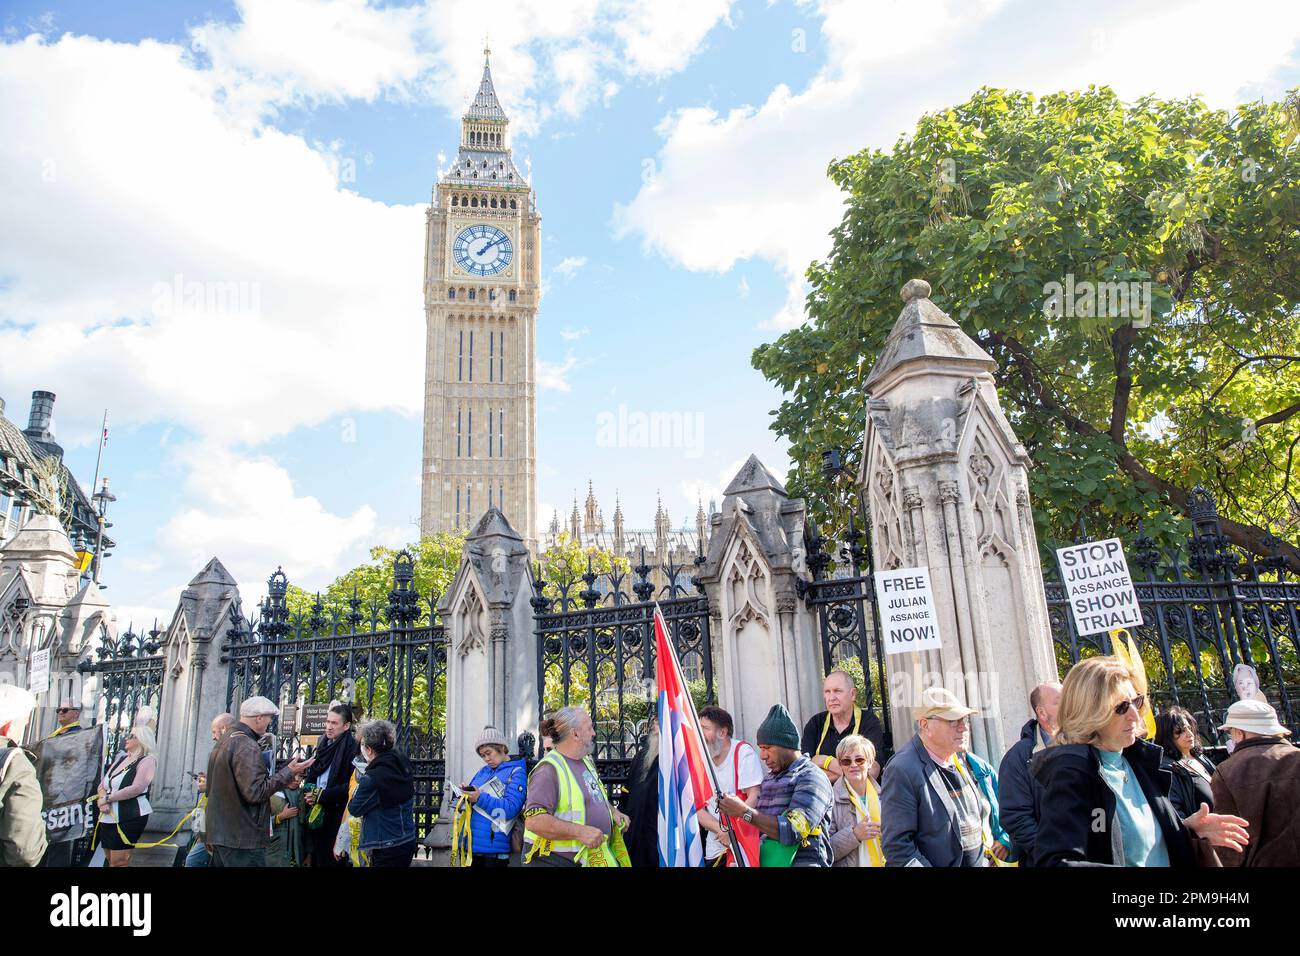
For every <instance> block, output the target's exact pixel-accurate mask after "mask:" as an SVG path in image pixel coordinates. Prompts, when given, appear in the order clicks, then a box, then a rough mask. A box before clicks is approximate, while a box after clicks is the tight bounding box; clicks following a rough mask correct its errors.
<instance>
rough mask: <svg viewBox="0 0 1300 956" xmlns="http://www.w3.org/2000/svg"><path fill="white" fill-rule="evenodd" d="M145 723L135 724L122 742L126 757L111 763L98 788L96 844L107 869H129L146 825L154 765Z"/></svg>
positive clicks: (149, 734)
mask: <svg viewBox="0 0 1300 956" xmlns="http://www.w3.org/2000/svg"><path fill="white" fill-rule="evenodd" d="M156 747H157V744H156V742H155V741H154V736H153V731H152V730H151V729H150V728H149V725H148V724H147V723H143V722H141V723H137V724H136V725H135V726H134V727H133V728H132V729H131V734H130V736H128V737H127V738H126V753H124V754H122V755H121V756H119V757H118V758H117V760H115V761H113V765H112V766H111V767H109V768H108V772H107V773H105V774H104V779H103V782H102V783H101V784H100V785H99V824H98V827H97V829H98V832H99V843H100V845H101V846H103V848H104V856H105V857H106V858H107V860H108V865H109V866H130V865H131V850H132V849H134V848H135V845H136V844H137V843H139V842H140V837H141V836H142V835H143V834H144V828H145V824H147V823H148V822H149V814H150V813H151V812H152V809H153V808H152V807H151V806H150V805H149V787H150V785H151V784H152V783H153V775H154V771H155V770H157V767H158V764H157V761H156V760H155V759H154V756H153V752H154V749H155V748H156Z"/></svg>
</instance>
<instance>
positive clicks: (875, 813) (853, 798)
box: [844, 778, 885, 866]
mask: <svg viewBox="0 0 1300 956" xmlns="http://www.w3.org/2000/svg"><path fill="white" fill-rule="evenodd" d="M844 789H845V791H847V792H848V795H849V802H850V803H852V804H853V809H854V810H855V811H857V814H858V817H859V818H860V819H862V820H870V821H871V822H872V823H879V822H880V795H879V794H878V793H876V788H875V787H874V786H872V784H871V781H870V779H869V778H868V781H867V805H866V806H865V807H864V806H863V805H862V801H861V800H859V799H858V795H857V794H856V793H855V792H854V790H853V785H852V784H851V783H849V781H848V778H845V779H844ZM865 842H866V845H867V859H869V860H870V861H871V865H872V866H884V865H885V855H884V853H882V852H881V850H880V837H872V838H871V839H870V840H867V841H865Z"/></svg>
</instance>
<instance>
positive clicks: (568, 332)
mask: <svg viewBox="0 0 1300 956" xmlns="http://www.w3.org/2000/svg"><path fill="white" fill-rule="evenodd" d="M590 334H591V329H589V328H587V327H586V326H583V327H582V328H580V329H575V328H573V327H571V326H568V325H566V326H565V327H564V328H562V329H560V338H562V339H564V341H566V342H576V341H578V339H580V338H582V337H583V336H584V335H590Z"/></svg>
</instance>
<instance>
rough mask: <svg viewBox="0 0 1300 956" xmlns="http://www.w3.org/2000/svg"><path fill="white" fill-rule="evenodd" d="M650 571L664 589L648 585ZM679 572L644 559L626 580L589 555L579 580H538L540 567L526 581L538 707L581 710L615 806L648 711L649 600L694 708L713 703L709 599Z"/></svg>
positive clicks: (651, 661) (563, 576)
mask: <svg viewBox="0 0 1300 956" xmlns="http://www.w3.org/2000/svg"><path fill="white" fill-rule="evenodd" d="M702 561H703V559H702V558H701V559H697V560H696V562H695V563H696V564H697V565H698V564H700V563H702ZM652 571H654V572H655V574H654V576H655V577H656V578H658V580H661V581H664V582H666V583H664V584H663V585H662V586H660V587H658V588H656V586H655V584H654V583H652V581H651V575H652ZM686 571H687V568H686V567H684V566H680V565H676V564H674V563H672V562H671V561H669V562H667V563H665V564H663V565H661V566H659V567H657V568H655V569H652V568H651V567H650V566H649V565H647V564H646V563H645V557H644V554H643V555H642V559H641V563H640V564H639V565H637V566H636V567H635V568H633V569H632V573H633V574H634V575H635V576H634V577H630V576H629V575H628V574H627V573H626V572H621V571H617V570H615V571H611V572H605V573H601V572H596V571H593V570H592V566H591V562H590V559H589V560H588V565H587V572H586V573H585V574H583V575H580V576H577V575H572V574H569V573H567V572H564V571H561V572H559V573H554V574H550V575H548V576H545V577H544V576H543V572H542V569H541V566H540V565H539V566H538V567H537V568H536V569H535V571H534V573H533V575H532V587H533V594H534V596H533V599H532V605H533V612H534V628H535V633H536V635H537V642H538V654H537V658H538V664H537V687H538V706H539V710H540V712H541V713H543V714H546V713H551V712H554V711H555V710H558V709H559V708H560V707H567V706H570V705H581V706H585V707H586V708H587V710H588V711H589V712H590V713H591V719H592V722H593V724H594V725H595V729H596V741H595V754H594V757H595V761H596V767H597V770H598V771H599V773H600V776H601V779H602V780H603V781H604V782H605V784H606V786H607V787H608V789H609V791H610V795H611V796H612V797H613V798H614V799H615V800H616V801H621V800H622V799H623V798H624V797H625V796H626V793H627V783H628V776H629V772H630V770H631V767H632V763H633V760H634V757H635V755H636V751H637V748H638V747H640V746H644V742H645V735H646V733H647V729H648V724H649V719H650V717H651V716H652V715H653V714H654V710H655V640H654V609H655V602H656V599H657V600H658V606H659V608H660V610H661V611H662V612H663V616H664V623H665V624H666V625H667V628H668V636H669V639H670V640H671V641H672V642H673V647H674V648H675V650H676V651H677V657H678V659H679V660H680V661H681V665H682V671H683V673H684V676H685V677H686V679H687V682H688V684H689V685H690V689H691V694H692V696H693V697H694V699H695V702H696V705H697V706H703V705H704V704H705V703H713V702H715V701H716V694H715V692H714V684H713V650H712V644H711V641H710V636H709V604H708V599H707V598H706V597H705V596H704V588H703V585H699V584H694V579H693V578H692V579H691V581H692V584H693V586H694V587H695V589H696V591H697V592H698V593H697V594H688V593H687V591H686V588H685V586H684V585H683V583H682V582H683V581H684V580H686V579H687V578H688V574H687V573H686ZM580 584H581V585H585V586H584V587H583V588H582V590H580V591H579V590H577V589H578V586H579V585H580ZM629 585H630V586H629ZM628 591H630V592H631V594H629V593H627V592H628Z"/></svg>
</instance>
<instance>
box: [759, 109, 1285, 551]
mask: <svg viewBox="0 0 1300 956" xmlns="http://www.w3.org/2000/svg"><path fill="white" fill-rule="evenodd" d="M1298 102H1300V100H1297V96H1296V94H1294V93H1293V94H1291V96H1289V97H1288V98H1287V99H1286V100H1285V101H1284V102H1281V103H1253V104H1249V105H1246V106H1243V107H1241V108H1240V109H1238V110H1237V111H1236V112H1235V113H1232V114H1229V113H1227V112H1223V111H1219V110H1211V109H1208V108H1207V107H1206V106H1205V105H1204V103H1202V102H1201V101H1200V100H1199V99H1195V98H1192V99H1185V100H1158V99H1154V98H1144V99H1141V100H1139V101H1138V102H1137V103H1134V104H1126V103H1124V102H1121V101H1120V100H1119V98H1118V97H1116V95H1115V94H1114V93H1113V92H1112V91H1111V90H1109V89H1105V88H1102V89H1097V88H1090V89H1088V90H1087V91H1084V92H1075V93H1060V94H1056V95H1052V96H1045V97H1042V98H1036V97H1034V96H1033V95H1031V94H1028V93H1023V92H1005V91H1001V90H994V89H984V90H981V91H979V92H978V93H976V94H975V95H974V96H973V97H971V99H970V100H969V101H967V102H965V103H963V104H961V105H959V106H955V107H953V108H951V109H947V110H942V111H940V112H937V113H933V114H927V115H925V116H923V117H922V118H921V119H920V120H919V122H918V123H917V126H916V130H915V132H914V133H913V134H912V135H911V136H909V137H903V138H901V139H900V140H899V141H898V143H897V144H896V145H895V147H894V149H893V150H892V152H889V153H886V152H882V151H879V150H864V151H863V152H860V153H857V154H856V155H853V156H849V157H848V158H846V159H842V160H838V161H836V162H833V163H831V165H830V168H829V175H830V178H831V179H832V180H833V181H834V182H835V183H836V184H837V185H838V186H839V187H840V188H841V189H843V190H844V193H845V199H846V205H847V209H846V211H845V214H844V217H843V220H842V221H841V223H840V225H839V226H838V227H837V228H836V229H835V231H834V232H833V233H832V236H833V248H832V251H831V254H830V256H829V258H828V259H827V260H826V261H824V262H817V263H814V264H813V265H812V266H811V267H810V268H809V270H808V278H809V281H810V283H811V292H810V294H809V297H808V313H809V321H808V322H807V324H805V325H804V326H802V327H800V328H797V329H794V330H792V331H790V332H788V333H786V334H784V335H783V336H781V337H780V338H779V339H778V340H777V341H776V342H774V343H770V344H767V345H763V346H760V347H759V348H758V349H756V350H755V352H754V355H753V364H754V366H755V367H756V368H757V369H758V370H759V371H761V372H762V373H763V375H764V376H765V377H767V378H768V379H769V380H771V381H772V382H773V383H775V384H777V385H779V386H780V387H781V389H782V390H783V391H784V393H785V398H784V400H783V401H782V403H781V405H780V407H779V408H778V409H777V410H776V411H774V412H773V415H774V421H773V423H772V428H773V430H774V431H776V432H777V433H778V434H780V435H782V436H784V437H785V438H787V439H788V440H789V442H790V444H791V458H792V460H793V468H792V471H791V474H790V476H789V485H790V488H791V491H792V493H794V494H801V495H803V496H805V497H806V498H807V499H808V500H809V502H810V506H811V507H812V509H813V511H814V514H815V516H816V517H817V518H818V519H819V520H822V521H826V520H827V519H828V518H830V514H829V512H830V508H831V505H829V504H828V502H830V501H832V500H833V499H834V496H833V495H831V494H828V491H829V490H830V489H829V488H828V484H827V479H826V478H825V477H824V476H823V474H822V471H821V459H820V455H821V452H822V450H823V449H826V448H828V447H839V448H844V449H855V450H854V451H851V452H850V455H849V462H848V463H849V465H850V468H851V469H855V468H856V467H858V466H860V461H858V457H859V456H860V454H861V449H860V448H858V447H857V446H858V445H859V443H860V442H861V435H862V432H863V426H864V414H865V409H864V405H865V402H864V396H863V393H862V383H863V381H864V380H865V378H866V375H867V373H868V372H869V371H870V369H871V366H872V364H873V363H874V361H875V359H876V356H877V354H878V353H879V352H880V350H881V347H882V345H883V343H884V340H885V337H886V336H887V334H888V333H889V331H890V329H891V328H892V326H893V324H894V321H895V317H896V316H897V314H898V310H899V305H900V303H899V299H898V293H899V290H900V289H901V288H902V286H903V285H904V283H905V282H906V281H907V280H908V279H911V278H914V277H918V276H919V277H923V278H926V279H928V280H929V281H930V283H931V284H932V286H933V289H934V293H933V295H932V298H933V299H934V301H935V303H936V305H938V306H939V307H940V308H942V309H944V310H945V311H946V312H948V313H949V314H950V315H952V316H953V318H954V319H956V320H957V321H958V322H959V323H960V324H961V325H962V327H963V328H964V329H965V330H966V331H967V332H968V333H969V334H971V335H972V337H973V338H974V339H975V340H976V341H977V342H978V343H979V344H980V345H981V346H982V347H983V348H984V349H985V350H986V351H987V352H989V354H990V355H992V356H993V358H994V359H996V360H997V362H998V366H999V368H998V372H997V373H996V374H997V384H998V389H999V393H1000V395H1001V397H1002V400H1003V403H1004V406H1005V408H1006V410H1007V414H1008V415H1009V417H1010V418H1011V421H1012V424H1013V426H1014V427H1015V429H1016V431H1017V434H1018V436H1019V437H1020V439H1021V440H1022V441H1023V442H1024V444H1025V446H1026V448H1027V449H1028V450H1029V452H1030V454H1031V455H1032V456H1033V458H1034V461H1035V463H1036V467H1035V468H1034V469H1033V471H1032V472H1031V481H1032V490H1033V493H1034V496H1035V504H1036V518H1037V521H1038V528H1037V530H1038V534H1039V540H1040V541H1041V542H1043V543H1044V545H1046V543H1047V542H1049V541H1052V540H1068V539H1069V538H1071V537H1073V536H1074V534H1075V533H1076V529H1077V526H1078V521H1079V519H1080V517H1081V516H1085V515H1086V516H1087V522H1088V525H1089V530H1090V531H1093V532H1094V533H1096V532H1102V533H1107V534H1109V533H1113V532H1115V531H1118V532H1119V533H1120V534H1121V535H1125V536H1131V535H1132V534H1133V533H1134V532H1135V529H1136V527H1137V524H1138V520H1139V519H1143V520H1144V522H1145V527H1146V530H1147V532H1148V533H1152V534H1154V536H1155V537H1156V538H1157V541H1158V542H1160V543H1161V544H1162V545H1169V544H1172V543H1174V542H1175V541H1176V540H1179V539H1181V537H1182V536H1183V535H1184V534H1185V533H1186V531H1187V530H1188V525H1187V523H1186V521H1185V518H1184V516H1185V515H1186V513H1187V510H1188V504H1189V493H1190V491H1191V490H1192V489H1193V487H1194V486H1195V485H1197V484H1198V483H1200V484H1203V485H1204V486H1205V487H1207V488H1208V489H1210V490H1211V491H1212V492H1213V493H1214V495H1215V497H1216V499H1217V500H1218V502H1219V506H1220V513H1221V515H1222V516H1223V531H1224V533H1225V534H1226V535H1227V536H1228V538H1229V539H1230V540H1231V541H1232V542H1234V543H1235V544H1237V545H1239V546H1241V547H1243V548H1246V549H1248V550H1249V551H1252V552H1254V553H1256V554H1260V555H1268V554H1272V553H1275V548H1276V547H1277V546H1276V545H1275V544H1274V543H1273V542H1271V541H1270V540H1269V539H1268V538H1267V534H1268V532H1269V530H1270V529H1271V530H1272V531H1273V532H1274V533H1281V534H1285V535H1288V536H1291V537H1294V532H1295V531H1296V529H1297V527H1300V502H1298V501H1297V497H1296V490H1297V478H1296V476H1295V474H1294V472H1295V471H1296V470H1298V469H1300V462H1297V461H1296V458H1297V455H1296V452H1297V445H1300V434H1298V433H1297V429H1296V427H1295V425H1296V421H1297V420H1298V419H1297V418H1296V417H1295V416H1296V415H1297V414H1298V413H1300V229H1297V225H1296V224H1297V222H1300V144H1298V142H1297V132H1298V131H1300V106H1298V105H1297V104H1298ZM1067 277H1073V280H1074V281H1075V282H1078V283H1082V282H1085V281H1086V282H1091V283H1100V282H1108V283H1109V282H1124V283H1130V282H1136V283H1139V284H1141V283H1150V286H1149V288H1150V291H1151V293H1152V295H1151V297H1150V303H1151V309H1150V319H1151V322H1150V325H1149V326H1146V325H1145V321H1144V320H1145V317H1144V316H1141V315H1138V316H1134V315H1128V316H1123V315H1121V316H1117V317H1113V318H1112V317H1107V316H1097V315H1095V314H1094V315H1089V314H1086V313H1087V312H1089V308H1088V304H1087V302H1086V301H1080V302H1079V303H1078V308H1070V307H1069V306H1070V305H1074V304H1075V303H1068V304H1066V303H1062V301H1061V297H1059V296H1058V297H1056V299H1055V303H1053V295H1052V292H1053V291H1054V289H1055V287H1054V286H1052V283H1060V284H1062V285H1064V284H1065V283H1066V281H1067ZM1053 304H1055V305H1056V306H1058V307H1057V308H1052V306H1053ZM1062 305H1066V307H1065V308H1060V307H1059V306H1062ZM1045 306H1046V307H1047V311H1045ZM1091 311H1093V312H1096V311H1097V310H1096V309H1095V308H1094V309H1092V310H1091ZM1080 312H1083V313H1085V314H1082V315H1081V314H1079V313H1080ZM1280 547H1281V552H1282V554H1283V555H1284V556H1285V558H1286V560H1287V562H1288V564H1289V565H1290V567H1291V568H1292V569H1293V570H1298V571H1300V550H1297V548H1295V547H1294V546H1292V545H1290V544H1284V545H1281V546H1280Z"/></svg>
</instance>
